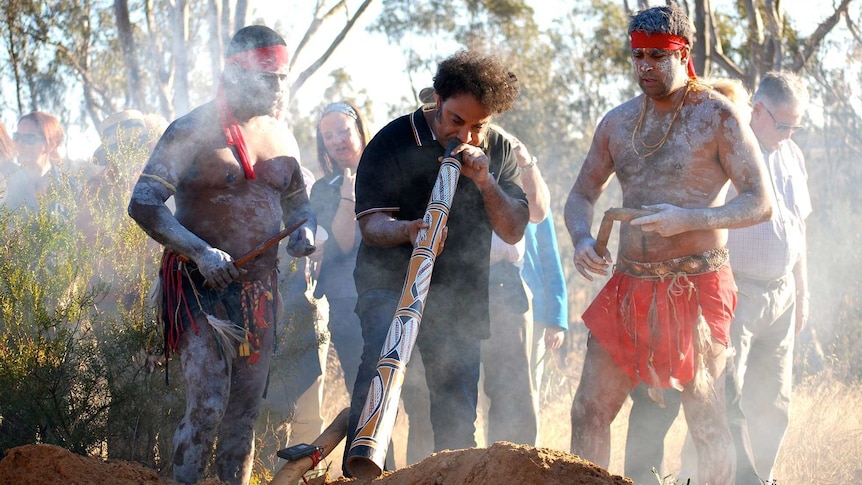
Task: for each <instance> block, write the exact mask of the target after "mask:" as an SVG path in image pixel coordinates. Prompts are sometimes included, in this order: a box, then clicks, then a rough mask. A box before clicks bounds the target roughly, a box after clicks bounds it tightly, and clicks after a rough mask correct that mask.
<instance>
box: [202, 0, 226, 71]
mask: <svg viewBox="0 0 862 485" xmlns="http://www.w3.org/2000/svg"><path fill="white" fill-rule="evenodd" d="M225 1H227V2H229V1H230V0H225ZM208 3H209V8H208V9H207V20H208V21H209V24H210V42H209V51H210V71H211V72H212V78H213V79H218V78H219V76H220V75H221V59H222V53H223V52H224V45H222V23H221V21H222V19H223V16H222V8H223V7H222V0H209V2H208Z"/></svg>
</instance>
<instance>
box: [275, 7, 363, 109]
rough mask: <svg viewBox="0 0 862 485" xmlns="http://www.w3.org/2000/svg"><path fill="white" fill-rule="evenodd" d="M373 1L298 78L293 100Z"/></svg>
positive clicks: (293, 87)
mask: <svg viewBox="0 0 862 485" xmlns="http://www.w3.org/2000/svg"><path fill="white" fill-rule="evenodd" d="M373 1H374V0H364V1H363V2H362V5H360V6H359V8H358V9H357V10H356V13H354V14H353V16H352V17H351V18H350V19H349V20H348V21H347V23H346V24H344V27H343V28H342V29H341V32H339V33H338V36H337V37H336V38H335V40H333V41H332V43H331V44H330V45H329V47H328V48H327V49H326V52H324V53H323V54H322V55H321V56H320V57H319V58H318V59H317V60H316V61H314V62H313V63H312V64H311V65H310V66H309V67H308V68H307V69H305V70H304V71H302V73H301V74H300V75H299V77H297V78H296V81H294V82H293V85H292V86H291V87H290V97H291V98H293V97H294V96H295V93H296V92H297V91H299V90H300V89H301V88H302V85H303V84H305V81H307V80H308V78H309V77H311V76H312V75H313V74H314V73H315V72H316V71H317V70H318V69H320V66H322V65H323V64H324V63H325V62H326V61H327V60H328V59H329V57H330V56H332V53H333V52H334V51H335V49H336V48H337V47H338V46H339V45H340V44H341V42H343V41H344V38H345V37H346V36H347V33H348V32H349V31H350V29H351V28H353V25H354V24H355V23H356V21H357V20H359V17H360V16H361V15H362V14H363V13H364V12H365V10H366V9H367V8H368V6H369V5H371V2H373ZM334 8H335V7H333V9H334ZM330 12H332V10H330ZM327 15H329V13H327Z"/></svg>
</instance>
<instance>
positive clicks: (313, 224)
mask: <svg viewBox="0 0 862 485" xmlns="http://www.w3.org/2000/svg"><path fill="white" fill-rule="evenodd" d="M294 174H295V175H294V178H297V179H298V181H297V182H296V183H291V184H290V186H289V187H288V189H287V190H285V192H284V193H283V194H282V196H281V210H282V219H283V222H284V226H285V227H288V226H290V225H292V224H296V223H297V222H299V221H301V220H303V219H306V222H305V223H303V224H302V226H300V227H299V229H297V230H296V231H294V232H293V233H292V234H291V235H290V238H289V239H288V242H287V253H288V254H290V255H291V256H293V257H294V258H301V257H303V256H308V255H309V254H311V253H313V252H314V250H315V245H314V234H315V232H317V217H315V215H314V211H313V210H312V209H311V203H310V201H309V200H308V191H307V190H306V188H305V183H304V182H302V174H301V172H300V171H299V164H297V165H296V170H295V171H294Z"/></svg>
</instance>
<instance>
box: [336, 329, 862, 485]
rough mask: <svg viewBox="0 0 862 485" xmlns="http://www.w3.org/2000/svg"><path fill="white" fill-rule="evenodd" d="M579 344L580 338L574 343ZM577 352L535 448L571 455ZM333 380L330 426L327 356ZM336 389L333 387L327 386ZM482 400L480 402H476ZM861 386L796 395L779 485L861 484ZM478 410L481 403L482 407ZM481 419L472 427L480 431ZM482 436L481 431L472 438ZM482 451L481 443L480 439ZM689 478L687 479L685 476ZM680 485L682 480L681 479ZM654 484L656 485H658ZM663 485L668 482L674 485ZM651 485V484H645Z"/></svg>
mask: <svg viewBox="0 0 862 485" xmlns="http://www.w3.org/2000/svg"><path fill="white" fill-rule="evenodd" d="M576 338H577V337H576ZM579 348H582V347H578V346H575V349H576V350H574V351H572V352H570V357H569V358H567V359H565V361H563V360H562V359H561V358H560V357H559V355H557V359H556V361H554V362H552V363H551V367H550V370H549V372H550V374H551V377H550V380H549V383H548V385H549V386H550V387H549V389H550V391H549V392H546V393H545V395H544V399H543V409H542V415H541V425H540V446H544V447H548V448H553V449H558V450H568V449H569V439H570V433H571V423H570V420H569V409H570V407H571V403H572V399H573V397H574V392H575V389H576V386H577V379H578V377H579V373H580V365H581V363H580V359H581V358H582V356H581V355H579V352H578V350H577V349H579ZM329 372H330V375H329V377H328V381H329V383H330V385H329V386H327V390H326V397H325V416H326V418H327V419H328V420H329V419H332V418H333V417H334V416H335V415H336V414H337V413H338V411H339V410H340V409H342V407H343V406H347V405H348V397H347V394H346V393H345V392H344V390H343V387H342V386H341V385H340V382H339V381H338V380H339V379H342V377H341V372H340V369H339V368H338V364H337V358H336V357H335V356H334V354H333V353H331V355H330V365H329ZM333 383H334V384H335V385H332V384H333ZM480 401H481V400H480ZM860 402H862V384H844V383H841V382H838V381H836V380H835V379H834V378H832V377H831V376H830V375H829V374H828V373H824V374H821V375H820V376H819V377H811V378H808V379H806V380H805V381H804V382H802V383H801V384H799V385H798V386H797V387H796V388H795V389H794V394H793V406H792V408H791V417H790V428H789V429H788V432H787V437H786V438H785V441H784V446H783V448H782V450H781V453H780V455H779V457H778V465H777V468H776V477H777V485H784V484H802V483H805V484H809V483H817V484H819V485H830V484H836V485H837V484H848V483H862V405H860V404H859V403H860ZM480 405H481V402H480ZM630 407H631V403H630V401H629V402H627V403H626V404H625V405H624V406H623V408H622V410H621V412H620V414H619V416H617V419H616V420H615V421H614V423H613V425H612V428H611V442H612V444H611V447H612V449H611V462H610V466H609V471H610V472H611V473H614V474H619V475H622V473H623V460H624V458H625V457H624V449H625V435H626V429H627V422H628V413H629V409H630ZM481 422H482V416H481V410H480V417H479V419H478V420H477V423H478V424H479V426H481ZM406 428H407V426H406V422H405V421H404V420H402V419H401V418H400V417H399V421H398V422H397V423H396V430H395V433H394V437H395V440H396V443H395V445H394V449H393V451H394V453H395V461H396V465H397V466H399V467H401V466H404V463H405V458H404V450H403V447H399V440H404V439H405V438H406V432H407V429H406ZM685 433H686V426H685V422H684V419H683V418H682V415H680V417H679V418H677V420H676V422H675V423H674V425H673V426H672V427H671V430H670V432H669V433H668V437H667V439H666V442H665V456H666V463H665V470H664V471H663V472H662V475H667V474H673V475H674V476H675V475H676V474H678V473H679V468H680V460H679V455H680V452H681V449H682V442H683V439H684V437H685ZM477 436H481V429H479V430H478V431H477ZM478 441H479V443H480V445H481V444H483V443H482V442H481V439H478ZM342 452H343V447H342V446H340V447H339V449H337V450H336V451H335V452H333V453H332V455H330V457H329V460H328V461H329V465H330V467H331V468H330V471H331V474H332V475H333V476H339V475H340V469H341V453H342ZM686 478H687V477H686ZM678 482H679V483H681V484H684V483H685V478H681V479H679V480H678ZM659 483H660V482H659V480H658V479H656V482H655V484H659ZM665 483H672V479H671V480H667V481H665ZM650 485H654V484H650Z"/></svg>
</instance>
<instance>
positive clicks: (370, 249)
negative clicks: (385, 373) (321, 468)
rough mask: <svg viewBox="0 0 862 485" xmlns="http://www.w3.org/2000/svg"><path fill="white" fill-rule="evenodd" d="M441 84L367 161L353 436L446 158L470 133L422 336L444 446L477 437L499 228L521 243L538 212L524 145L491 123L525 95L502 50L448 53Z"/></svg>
mask: <svg viewBox="0 0 862 485" xmlns="http://www.w3.org/2000/svg"><path fill="white" fill-rule="evenodd" d="M434 89H435V95H434V104H429V105H425V106H423V107H422V108H419V109H418V110H416V111H414V112H413V113H412V114H409V115H405V116H402V117H400V118H397V119H395V120H394V121H392V122H390V123H389V124H388V125H387V126H385V127H384V128H383V129H382V130H380V132H378V133H377V135H375V136H374V138H373V139H372V140H371V142H370V143H369V144H368V147H367V148H366V149H365V151H364V152H363V153H362V161H361V162H360V163H359V168H358V169H357V172H356V215H357V218H358V219H359V227H360V230H361V232H362V243H361V244H360V246H359V253H358V256H357V259H356V269H355V271H354V277H355V279H356V290H357V292H358V294H359V301H358V303H357V307H356V313H357V315H359V319H360V322H361V325H362V336H363V340H364V347H363V350H362V360H361V363H360V366H359V372H358V374H357V378H356V385H355V386H354V387H353V395H352V396H351V402H350V425H349V427H348V435H347V438H348V439H347V443H348V444H350V443H352V441H353V438H354V436H355V435H356V427H357V424H358V423H359V422H360V416H361V411H362V408H363V406H364V404H365V402H366V397H367V395H368V392H369V386H370V384H371V382H372V379H373V378H374V377H375V375H376V373H377V370H376V368H377V363H378V360H379V358H380V352H381V349H382V348H383V345H384V343H385V342H386V336H387V332H388V331H389V328H390V324H391V323H392V317H393V315H394V314H395V311H396V309H397V308H398V302H399V298H400V295H401V290H402V287H403V286H404V280H405V275H406V274H407V271H408V268H409V262H410V257H411V254H412V252H413V244H414V242H415V241H416V236H417V234H418V233H419V231H420V229H422V228H427V227H428V223H426V222H423V219H422V218H423V215H424V213H425V209H426V207H427V205H428V200H429V196H430V194H431V189H432V188H433V187H434V184H435V182H436V180H437V176H438V173H439V171H440V158H441V157H442V155H443V154H444V151H445V148H444V147H445V146H446V145H448V144H449V142H450V141H453V140H457V141H460V142H461V144H460V145H458V147H457V148H455V150H454V152H453V153H455V154H460V156H461V157H462V167H461V176H460V178H459V179H458V185H457V187H456V190H455V192H454V196H453V199H452V207H451V211H450V213H449V218H448V223H447V227H448V236H447V237H446V239H445V249H443V251H442V252H441V253H440V255H439V257H438V258H437V260H436V263H435V266H434V272H433V275H432V277H431V282H430V289H429V290H428V300H427V303H426V305H425V309H424V314H423V317H422V326H421V329H420V330H419V333H418V337H417V340H416V345H417V346H418V348H419V350H420V352H421V353H422V360H423V363H424V365H425V379H426V382H427V384H428V390H429V393H430V414H431V426H432V428H433V430H434V451H440V450H443V449H453V450H454V449H460V448H470V447H473V446H476V441H475V439H474V433H475V429H476V428H475V426H474V422H475V420H476V404H477V401H478V393H479V388H478V381H479V367H480V355H479V352H480V340H481V339H487V338H488V337H489V336H490V318H489V308H488V271H489V269H488V267H489V264H490V263H489V258H488V255H489V254H490V250H491V232H492V231H493V232H496V233H497V234H498V235H499V236H500V238H501V239H502V240H503V241H505V242H508V243H510V244H514V243H515V242H517V241H518V240H519V239H521V237H523V235H524V229H525V228H526V225H527V221H528V219H529V209H528V207H527V203H526V197H525V195H524V191H523V189H522V188H521V185H520V178H519V176H518V161H517V159H516V156H515V152H514V147H513V145H512V143H511V142H510V140H509V139H507V138H506V137H505V136H503V135H502V134H501V133H499V132H498V131H497V130H495V129H494V128H493V127H492V126H491V125H490V123H491V117H492V116H493V115H495V114H498V113H502V112H505V111H507V110H509V109H510V108H511V107H512V106H513V105H514V102H515V99H516V98H517V96H518V94H519V85H518V79H517V77H515V75H514V74H513V73H512V72H510V70H509V69H508V68H507V67H505V66H504V65H503V64H502V62H501V61H500V60H499V59H498V58H497V57H495V56H491V55H485V54H481V53H479V52H476V51H461V52H457V53H455V54H454V55H452V56H450V57H448V58H446V59H445V60H443V61H442V62H440V63H439V64H438V67H437V73H436V75H435V77H434ZM345 471H347V470H345Z"/></svg>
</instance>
